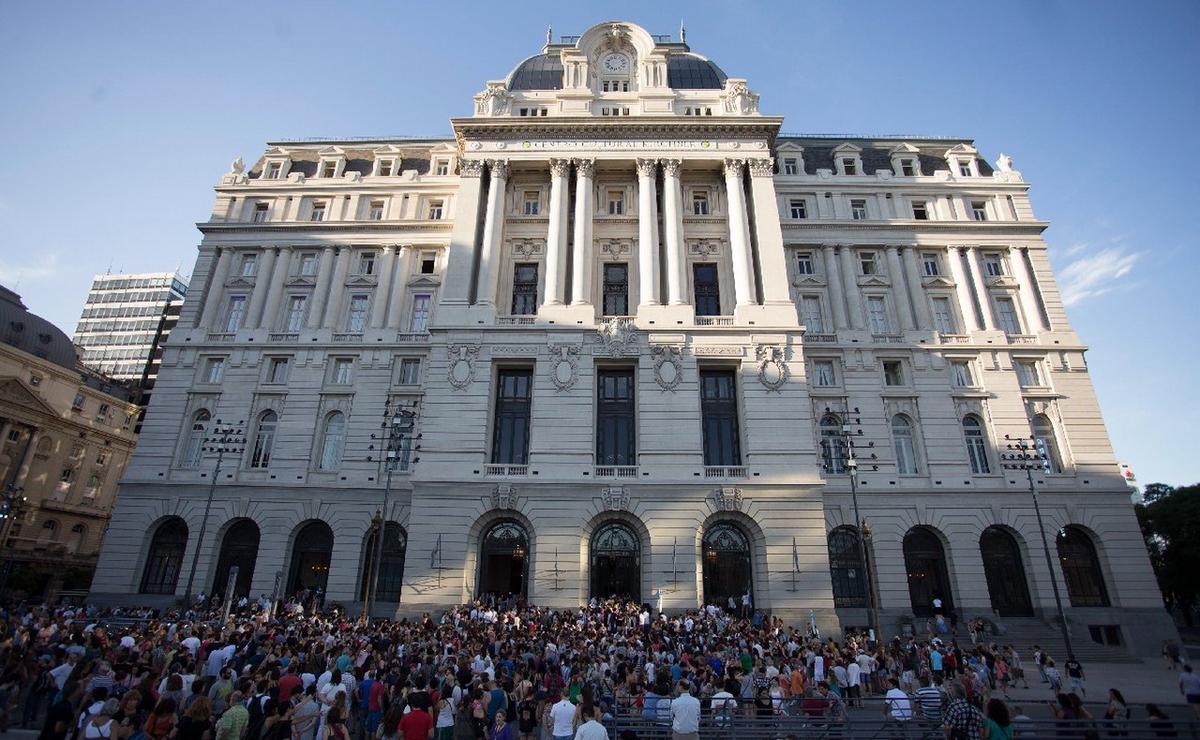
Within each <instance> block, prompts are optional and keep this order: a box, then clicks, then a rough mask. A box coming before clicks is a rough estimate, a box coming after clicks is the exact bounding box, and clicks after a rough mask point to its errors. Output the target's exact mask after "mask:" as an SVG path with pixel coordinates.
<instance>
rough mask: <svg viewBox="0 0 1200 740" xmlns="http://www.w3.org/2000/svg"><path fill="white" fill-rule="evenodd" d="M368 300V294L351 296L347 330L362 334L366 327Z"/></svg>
mask: <svg viewBox="0 0 1200 740" xmlns="http://www.w3.org/2000/svg"><path fill="white" fill-rule="evenodd" d="M368 300H369V298H368V296H366V295H361V294H360V295H352V296H350V315H349V317H348V318H347V320H346V331H348V332H351V333H354V334H360V333H362V330H363V329H364V328H366V326H367V302H368Z"/></svg>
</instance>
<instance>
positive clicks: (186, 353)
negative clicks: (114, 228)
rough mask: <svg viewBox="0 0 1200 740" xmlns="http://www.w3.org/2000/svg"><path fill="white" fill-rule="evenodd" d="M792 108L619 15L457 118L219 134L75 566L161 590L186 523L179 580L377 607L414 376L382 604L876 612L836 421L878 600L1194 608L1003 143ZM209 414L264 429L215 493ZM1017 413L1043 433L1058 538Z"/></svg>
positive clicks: (1027, 607) (1132, 626)
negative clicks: (1173, 569) (427, 123)
mask: <svg viewBox="0 0 1200 740" xmlns="http://www.w3.org/2000/svg"><path fill="white" fill-rule="evenodd" d="M782 123H783V120H782V118H780V117H777V116H771V115H767V114H765V113H763V112H762V111H761V110H760V100H759V95H758V93H756V92H754V91H752V90H751V88H750V87H749V83H748V81H747V80H745V79H740V78H734V77H729V76H727V75H726V73H725V72H724V71H723V70H722V69H721V68H720V67H718V66H717V65H716V64H715V63H714V62H713V61H711V60H709V59H706V58H705V57H703V56H701V55H699V54H697V53H695V52H693V51H691V49H690V48H689V46H688V45H687V44H686V43H684V41H683V40H682V39H679V40H674V39H672V38H670V37H664V36H654V35H651V34H649V33H647V32H646V31H645V30H644V29H642V28H640V27H638V26H636V25H633V24H629V23H603V24H600V25H597V26H595V27H593V28H591V29H589V30H588V31H587V32H585V33H584V34H583V35H581V36H577V37H565V38H563V39H561V40H560V41H558V42H552V41H550V40H549V39H548V40H547V44H546V46H545V47H544V48H543V49H542V51H541V52H540V53H539V54H535V55H534V56H532V57H530V58H529V59H526V60H525V61H523V62H521V63H520V64H518V65H517V67H516V68H515V69H513V71H512V72H511V73H509V75H508V76H507V77H505V78H504V79H498V80H495V81H491V82H488V83H486V87H485V89H484V91H483V92H481V93H479V94H478V95H476V96H475V105H474V114H473V115H471V116H467V117H463V118H454V119H452V120H451V124H452V128H453V136H452V137H447V138H446V139H436V140H427V139H379V140H359V139H356V140H344V141H342V140H330V141H319V142H310V141H305V142H277V143H273V144H270V145H269V147H268V148H267V150H266V151H265V152H264V153H263V155H262V156H261V157H259V158H258V160H257V161H256V162H255V163H254V164H253V165H252V166H250V167H249V168H247V167H245V166H244V165H243V164H242V162H241V161H240V160H239V161H236V162H234V164H233V166H232V167H231V171H230V172H229V173H228V174H227V175H225V176H224V177H223V178H222V179H221V181H220V183H219V184H218V185H217V188H216V204H215V207H214V209H213V212H212V214H211V217H210V218H209V219H208V220H207V221H204V222H202V223H200V224H198V227H199V229H200V231H201V233H202V234H203V239H202V241H201V243H200V248H199V256H198V259H197V263H196V268H195V271H194V273H193V275H194V279H193V284H192V288H191V290H190V291H189V294H188V297H187V301H186V303H185V304H184V308H183V312H182V315H181V317H180V323H179V327H178V328H177V329H176V331H175V332H173V333H172V335H171V339H170V341H169V343H168V345H167V347H166V350H165V353H164V357H163V367H162V371H161V373H160V377H159V383H158V389H157V391H156V393H155V398H154V402H153V404H152V406H151V408H150V411H149V414H148V416H147V418H146V422H145V423H146V432H147V433H146V434H145V435H144V436H143V439H142V441H141V444H140V446H139V448H138V453H137V456H136V458H135V461H134V464H133V465H132V466H131V467H130V469H129V472H128V475H127V476H126V478H125V480H124V483H123V486H122V491H121V500H120V505H119V510H118V514H117V516H116V519H115V521H114V523H113V527H112V529H111V530H110V533H109V537H108V539H107V541H106V545H105V551H104V556H103V561H102V566H101V573H100V575H99V576H98V578H97V579H96V582H95V584H94V594H93V595H94V596H95V597H96V598H98V599H111V600H118V599H119V600H121V601H130V600H139V601H145V602H156V601H157V602H158V603H165V602H166V601H169V600H170V599H172V598H174V597H176V596H178V595H180V594H181V593H182V591H183V589H184V584H185V582H186V579H187V572H188V571H189V570H190V563H191V559H192V557H193V554H194V553H195V552H196V550H197V548H199V565H198V569H197V575H196V583H197V586H196V590H205V591H206V592H209V593H211V592H213V591H214V590H215V591H218V592H220V591H223V590H224V588H225V585H224V584H225V579H226V577H227V574H228V571H229V568H230V566H232V565H237V566H238V567H239V577H238V582H237V584H236V588H237V589H238V590H239V591H242V592H253V593H255V594H258V593H267V592H270V591H271V590H272V589H273V588H274V586H275V583H276V580H277V579H278V580H279V582H280V583H281V586H282V589H283V590H285V591H288V592H294V591H296V590H299V589H302V588H306V587H311V586H321V587H323V588H325V589H327V591H328V596H329V598H330V599H331V600H334V601H338V602H343V603H346V604H348V605H350V606H351V608H357V606H356V605H357V604H359V603H360V602H361V600H362V597H363V594H364V587H365V585H366V574H367V573H368V572H369V569H370V563H371V559H372V558H373V557H374V552H375V548H374V546H373V544H371V543H372V542H373V536H372V531H373V530H375V529H377V528H378V526H379V524H378V520H374V517H375V515H376V512H377V511H380V509H381V508H382V507H384V480H385V478H386V476H385V471H384V470H383V469H382V467H381V466H380V463H379V461H380V460H381V451H382V448H383V443H384V440H383V437H385V436H386V433H387V430H386V428H387V427H389V426H390V424H391V419H392V418H396V417H394V410H395V408H396V407H397V405H399V407H400V408H402V409H403V410H404V411H405V412H406V413H407V414H410V415H411V416H405V417H404V420H402V426H401V427H400V428H402V429H403V430H404V431H403V434H404V439H403V440H402V442H401V444H400V448H401V449H400V451H399V453H398V458H397V459H398V465H397V470H396V471H395V473H394V475H393V476H392V481H393V486H392V490H391V491H390V493H389V495H388V497H387V505H386V509H384V510H383V511H382V518H383V519H385V520H386V521H387V525H386V527H385V528H384V537H385V547H384V555H383V560H382V567H381V568H380V571H381V575H380V580H379V584H378V597H377V601H378V602H379V603H378V604H377V609H378V611H379V612H380V613H395V612H397V611H398V612H399V613H402V614H414V613H419V612H421V611H426V610H434V609H438V608H440V607H444V606H447V605H450V604H456V603H460V602H462V601H464V600H468V599H473V598H480V597H484V596H487V595H493V594H495V595H502V594H506V593H512V592H515V593H519V594H521V595H523V596H524V597H525V598H528V599H529V600H531V601H533V602H536V603H539V604H547V605H551V606H556V607H568V606H572V605H577V604H579V603H581V602H583V601H585V600H587V599H588V598H589V597H591V596H603V595H612V594H624V595H629V596H633V597H635V598H638V599H641V600H643V601H651V602H656V603H659V604H661V605H662V607H663V608H666V609H682V608H685V607H695V606H697V605H700V604H703V603H705V602H713V601H715V602H719V603H721V604H728V603H729V600H730V599H733V600H734V601H735V602H738V603H740V602H741V600H742V599H743V597H745V596H746V595H747V594H749V598H750V599H751V600H752V601H753V603H754V604H755V605H756V606H758V607H761V608H765V609H769V610H771V611H772V612H775V613H777V614H780V615H782V616H784V617H785V618H787V619H789V620H791V621H794V622H799V621H807V620H809V619H815V621H816V622H817V623H818V624H819V625H821V626H822V628H823V629H824V630H826V631H827V632H828V631H830V630H832V629H834V628H836V627H838V626H839V625H840V626H853V625H865V624H867V623H868V621H869V618H868V614H867V608H866V607H867V605H868V603H869V602H870V599H869V598H868V591H867V588H866V586H865V583H866V581H867V578H865V576H866V572H865V571H864V565H863V560H862V557H861V550H860V547H859V539H858V535H857V528H856V526H855V523H856V517H855V515H854V513H853V511H854V509H853V498H852V495H851V478H850V475H849V474H848V473H849V472H850V469H849V468H850V466H849V465H848V450H847V448H846V445H845V434H846V433H850V434H851V435H853V438H854V442H855V447H856V450H855V456H856V458H857V460H856V462H857V463H858V467H857V478H856V479H855V480H856V484H857V493H858V496H857V497H858V504H859V506H860V509H861V514H862V517H863V519H864V520H865V521H866V522H867V523H868V524H869V528H870V537H869V541H868V542H867V547H866V548H865V549H866V550H867V551H868V561H869V563H870V568H869V571H870V573H871V579H870V580H871V582H872V584H873V586H874V591H873V592H872V594H873V596H874V600H875V602H876V603H877V605H878V611H879V624H880V625H881V627H882V629H883V630H884V631H885V632H886V633H891V632H894V631H895V630H896V629H898V628H899V627H900V625H901V624H902V621H903V619H904V618H905V617H911V616H912V615H914V614H915V615H916V616H917V618H918V619H920V618H922V617H923V616H924V615H926V614H928V612H929V611H930V610H931V608H932V607H931V605H932V602H933V599H934V598H935V597H937V598H940V599H942V600H943V601H944V602H945V603H946V604H947V606H949V607H951V608H952V609H953V610H954V611H955V613H956V614H958V615H959V616H960V617H964V618H965V617H970V616H976V615H984V616H989V617H991V618H992V619H999V620H1020V619H1026V620H1029V619H1031V618H1034V617H1042V618H1048V617H1050V616H1051V615H1052V614H1053V611H1054V600H1053V594H1052V589H1051V583H1050V579H1052V578H1053V579H1057V581H1058V583H1059V585H1060V587H1061V588H1062V591H1063V594H1064V599H1066V600H1067V601H1068V612H1069V617H1070V619H1071V620H1072V622H1073V624H1075V625H1076V634H1077V636H1082V635H1087V634H1088V630H1087V629H1085V628H1087V627H1093V628H1095V629H1094V630H1092V634H1094V635H1096V636H1097V638H1098V639H1100V640H1104V641H1110V642H1111V641H1121V642H1123V643H1125V644H1127V645H1132V646H1133V647H1134V648H1135V649H1138V650H1143V651H1146V650H1151V649H1157V645H1158V641H1159V640H1160V639H1161V638H1162V637H1164V636H1166V635H1167V634H1170V633H1172V632H1173V628H1172V627H1171V625H1170V622H1169V620H1168V619H1167V617H1166V615H1165V612H1164V611H1163V609H1162V606H1161V600H1160V597H1159V593H1158V591H1157V588H1156V586H1155V581H1154V577H1153V574H1152V572H1151V569H1150V565H1149V562H1148V559H1147V556H1146V552H1145V548H1144V546H1143V544H1142V540H1141V535H1140V533H1139V531H1138V527H1137V524H1136V522H1135V520H1134V516H1133V513H1132V511H1131V509H1130V505H1129V500H1128V493H1127V491H1126V488H1125V485H1124V483H1123V482H1122V480H1121V478H1120V476H1119V475H1118V473H1117V466H1116V463H1115V461H1114V458H1113V453H1112V449H1111V447H1110V444H1109V441H1108V436H1107V433H1106V432H1105V428H1104V423H1103V420H1102V418H1101V415H1100V410H1099V408H1098V406H1097V403H1096V397H1095V393H1094V391H1093V388H1092V384H1091V382H1090V380H1089V377H1088V368H1087V364H1086V361H1085V350H1086V347H1085V346H1084V345H1083V344H1082V342H1081V340H1080V338H1079V337H1078V336H1077V335H1076V334H1075V332H1074V331H1073V330H1072V329H1071V326H1070V324H1069V323H1068V321H1067V316H1066V313H1065V311H1064V308H1063V303H1062V299H1061V296H1060V294H1059V291H1058V287H1057V286H1056V284H1055V280H1054V276H1053V274H1052V272H1051V268H1050V263H1049V260H1048V259H1047V255H1046V243H1045V241H1044V240H1043V237H1042V233H1043V231H1044V230H1045V229H1046V227H1047V223H1046V222H1045V221H1043V220H1040V219H1039V218H1038V217H1037V216H1036V215H1035V213H1034V211H1033V208H1032V206H1031V205H1030V199H1029V184H1028V183H1027V182H1026V181H1025V180H1024V179H1023V178H1022V176H1021V174H1020V172H1018V171H1017V170H1015V169H1014V168H1013V163H1012V160H1011V159H1010V158H1009V157H1007V156H1004V155H1000V156H999V158H998V159H997V161H996V165H995V166H994V167H993V166H992V165H989V164H988V163H987V161H986V160H985V159H984V158H983V156H982V155H981V154H980V152H978V151H977V150H976V148H975V147H974V145H973V143H972V142H971V141H969V140H963V139H940V138H905V139H900V138H888V137H872V138H862V137H837V136H834V137H830V136H796V135H789V134H784V133H782V132H781V130H780V129H781V126H782ZM389 404H391V406H390V407H389ZM387 408H390V409H391V411H389V412H388V416H386V417H385V409H387ZM218 419H220V420H222V424H223V425H228V424H231V423H232V424H233V425H234V426H235V427H236V428H239V429H241V430H243V431H244V434H245V437H246V442H245V449H244V452H242V453H241V454H240V455H236V456H235V457H236V459H235V460H233V461H232V462H230V461H229V460H228V459H227V460H226V464H225V467H224V468H223V469H222V471H221V473H220V477H219V479H218V480H216V481H215V483H216V485H215V487H213V488H212V489H211V490H213V491H214V498H213V505H212V511H211V514H210V515H209V519H208V521H207V523H206V524H205V523H203V522H202V516H203V511H204V507H205V500H206V495H207V494H208V493H209V491H210V483H213V482H214V481H213V480H212V478H211V476H212V474H213V459H212V458H211V456H210V455H207V454H206V453H205V448H206V447H208V446H210V445H206V443H205V439H206V437H207V436H209V435H210V433H211V429H212V425H213V424H214V423H215V420H218ZM385 419H386V420H387V421H385ZM1007 435H1012V436H1014V437H1030V436H1031V435H1033V436H1036V437H1037V438H1038V440H1039V445H1041V446H1042V448H1043V449H1044V450H1045V451H1046V453H1047V455H1048V457H1049V462H1048V465H1049V469H1048V470H1047V471H1041V470H1039V471H1038V472H1037V475H1036V476H1035V480H1036V482H1037V483H1038V485H1039V487H1040V502H1041V507H1042V511H1043V514H1044V515H1045V518H1046V532H1047V537H1048V539H1049V542H1050V547H1051V549H1052V550H1053V552H1054V554H1055V556H1056V557H1055V560H1054V568H1053V571H1052V572H1051V571H1049V570H1047V567H1046V560H1045V558H1044V557H1043V549H1042V544H1041V538H1040V536H1039V534H1038V532H1037V522H1036V519H1035V518H1034V510H1033V501H1032V499H1031V497H1030V493H1029V490H1028V487H1027V483H1026V480H1025V475H1024V473H1023V472H1021V471H1012V472H1010V471H1007V470H1006V469H1005V468H1004V467H1003V462H1004V461H1002V460H1001V457H1000V455H1001V454H1002V453H1003V452H1004V447H1005V444H1006V442H1005V438H1006V436H1007ZM202 526H203V527H205V529H206V532H207V534H206V536H205V538H204V539H203V540H202V541H199V542H198V539H199V538H198V536H197V534H198V532H199V531H200V530H201V528H202ZM181 571H183V574H182V577H181V575H180V574H181ZM1030 624H1033V622H1030Z"/></svg>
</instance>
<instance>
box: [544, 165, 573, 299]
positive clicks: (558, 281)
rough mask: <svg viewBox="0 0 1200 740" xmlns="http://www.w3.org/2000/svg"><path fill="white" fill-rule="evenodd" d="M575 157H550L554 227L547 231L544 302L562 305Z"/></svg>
mask: <svg viewBox="0 0 1200 740" xmlns="http://www.w3.org/2000/svg"><path fill="white" fill-rule="evenodd" d="M570 172H571V160H569V159H552V160H550V214H549V216H550V227H549V229H548V230H547V232H546V294H545V298H544V299H543V301H542V303H543V305H547V306H561V305H562V303H563V297H564V295H565V288H566V281H567V259H566V257H567V254H566V253H567V205H568V199H567V176H568V175H569V174H570Z"/></svg>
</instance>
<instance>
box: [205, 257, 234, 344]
mask: <svg viewBox="0 0 1200 740" xmlns="http://www.w3.org/2000/svg"><path fill="white" fill-rule="evenodd" d="M232 262H233V250H232V249H229V248H228V247H221V248H218V249H217V269H216V270H214V271H213V277H212V280H211V281H210V282H209V284H208V293H207V294H206V295H205V296H204V310H203V311H202V312H201V314H200V328H202V329H211V328H212V325H213V321H215V320H216V318H217V311H219V310H220V306H221V298H222V297H223V296H224V295H225V281H226V280H228V279H229V265H230V264H231V263H232Z"/></svg>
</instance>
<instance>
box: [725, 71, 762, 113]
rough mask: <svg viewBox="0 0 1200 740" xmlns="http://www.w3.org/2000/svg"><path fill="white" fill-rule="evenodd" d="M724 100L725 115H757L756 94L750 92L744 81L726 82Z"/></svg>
mask: <svg viewBox="0 0 1200 740" xmlns="http://www.w3.org/2000/svg"><path fill="white" fill-rule="evenodd" d="M724 98H725V112H726V113H736V114H738V115H743V116H745V115H751V114H753V113H758V94H757V93H753V92H750V88H749V86H747V85H746V81H745V80H727V81H726V83H725V95H724Z"/></svg>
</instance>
